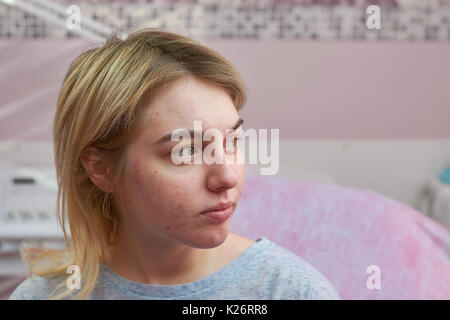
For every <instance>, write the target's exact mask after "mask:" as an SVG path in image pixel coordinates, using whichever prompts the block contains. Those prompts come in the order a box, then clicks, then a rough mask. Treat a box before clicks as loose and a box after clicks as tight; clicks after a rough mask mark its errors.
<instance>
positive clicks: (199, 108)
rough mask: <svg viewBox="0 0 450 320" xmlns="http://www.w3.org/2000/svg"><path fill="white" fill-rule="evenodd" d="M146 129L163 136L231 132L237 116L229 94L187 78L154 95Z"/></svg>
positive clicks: (149, 108) (148, 112)
mask: <svg viewBox="0 0 450 320" xmlns="http://www.w3.org/2000/svg"><path fill="white" fill-rule="evenodd" d="M146 118H147V119H146V121H145V123H146V124H147V125H146V127H147V128H146V129H148V130H150V131H152V132H154V133H155V134H166V133H168V132H166V131H173V130H175V129H179V128H185V129H188V130H193V129H194V124H195V121H197V122H200V123H201V125H202V127H203V129H209V128H215V129H223V130H225V129H226V128H232V127H233V125H234V124H235V123H236V121H237V120H238V119H239V114H238V112H237V110H236V107H235V106H234V104H233V101H232V100H231V98H230V96H229V94H228V93H227V92H226V91H225V90H224V89H222V88H219V87H217V86H214V85H211V84H208V83H205V82H203V81H198V80H196V79H195V78H191V79H189V80H188V81H186V79H183V81H178V82H177V83H176V84H175V85H173V86H171V87H170V88H168V90H166V91H165V92H162V94H160V95H158V97H157V99H155V100H154V101H153V102H152V103H151V104H150V105H149V106H148V109H147V117H146Z"/></svg>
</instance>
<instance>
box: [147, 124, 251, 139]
mask: <svg viewBox="0 0 450 320" xmlns="http://www.w3.org/2000/svg"><path fill="white" fill-rule="evenodd" d="M243 123H244V120H242V119H241V118H239V120H238V121H237V122H236V124H235V125H234V126H233V128H232V129H231V130H232V132H233V131H235V130H236V129H237V128H239V127H240V126H241V125H242V124H243ZM232 132H231V133H232ZM189 133H190V134H191V138H193V137H194V130H189ZM203 133H204V131H203V132H202V134H203ZM171 139H172V133H169V134H166V135H165V136H163V137H162V138H160V139H159V140H158V141H156V142H155V144H162V143H164V142H168V141H171Z"/></svg>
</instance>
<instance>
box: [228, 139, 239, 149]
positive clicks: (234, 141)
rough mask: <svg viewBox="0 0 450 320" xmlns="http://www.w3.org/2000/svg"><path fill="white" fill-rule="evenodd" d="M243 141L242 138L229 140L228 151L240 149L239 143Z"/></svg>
mask: <svg viewBox="0 0 450 320" xmlns="http://www.w3.org/2000/svg"><path fill="white" fill-rule="evenodd" d="M241 140H242V138H241V137H233V138H232V139H230V140H228V145H227V150H236V149H237V148H238V147H239V141H241Z"/></svg>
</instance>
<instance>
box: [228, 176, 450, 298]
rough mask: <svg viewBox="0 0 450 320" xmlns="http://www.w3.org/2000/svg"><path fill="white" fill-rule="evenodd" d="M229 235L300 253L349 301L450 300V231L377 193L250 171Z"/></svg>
mask: <svg viewBox="0 0 450 320" xmlns="http://www.w3.org/2000/svg"><path fill="white" fill-rule="evenodd" d="M230 230H231V231H232V232H234V233H237V234H240V235H243V236H246V237H248V238H252V239H256V238H258V237H260V236H266V237H267V238H268V239H269V240H271V241H273V242H275V243H277V244H279V245H280V246H283V247H285V248H287V249H289V250H290V251H292V252H294V253H296V254H298V255H299V256H301V257H302V258H303V259H305V260H306V261H308V262H309V263H310V264H311V265H313V266H314V267H316V268H317V269H318V270H319V271H321V272H322V273H323V274H324V275H325V276H326V277H327V278H328V279H329V280H330V282H331V283H332V284H333V285H334V286H335V288H336V289H337V291H338V292H339V295H340V296H341V298H342V299H450V232H449V231H448V230H447V229H446V228H444V227H443V226H441V225H439V224H437V223H436V222H434V221H433V220H431V219H429V218H428V217H426V216H425V215H424V214H422V213H420V212H418V211H416V210H415V209H413V208H411V207H409V206H407V205H405V204H403V203H400V202H398V201H395V200H392V199H389V198H387V197H385V196H382V195H380V194H378V193H376V192H373V191H368V190H358V189H354V188H349V187H343V186H334V185H325V184H316V183H309V182H300V181H295V180H287V179H280V178H276V177H273V176H258V175H253V174H251V173H248V174H247V176H246V182H245V186H244V191H243V194H242V198H241V200H240V203H239V205H238V208H237V210H236V213H235V215H234V217H233V219H232V221H231V224H230ZM371 265H375V266H377V267H378V268H379V273H377V275H375V273H374V271H373V269H371V270H369V271H368V270H367V268H368V267H369V266H371ZM378 275H379V280H380V285H381V288H380V289H377V288H373V286H370V285H368V284H367V283H368V279H369V278H370V279H371V280H370V282H371V283H372V284H373V283H374V282H373V281H374V280H373V279H374V278H373V276H378ZM369 287H370V288H372V289H369Z"/></svg>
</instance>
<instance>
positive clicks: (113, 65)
mask: <svg viewBox="0 0 450 320" xmlns="http://www.w3.org/2000/svg"><path fill="white" fill-rule="evenodd" d="M186 75H192V76H196V77H198V78H200V79H203V80H206V81H208V82H210V83H212V84H215V85H217V86H220V87H222V88H223V89H224V90H226V92H228V93H229V95H230V97H231V99H232V101H233V103H234V105H235V107H236V109H237V110H240V109H241V108H242V107H243V105H244V104H245V101H246V90H245V85H244V82H243V80H242V78H241V76H240V74H239V72H238V71H237V69H236V68H235V67H234V66H233V65H232V64H231V63H230V62H229V61H228V60H226V59H225V58H224V57H222V56H221V55H220V54H218V53H217V52H215V51H214V50H212V49H210V48H208V47H206V46H204V45H202V44H200V43H198V42H196V41H194V40H192V39H189V38H186V37H183V36H180V35H177V34H173V33H169V32H164V31H161V30H156V29H153V28H147V29H142V30H139V31H137V32H134V33H132V34H130V35H129V36H128V37H127V38H126V39H124V40H121V39H120V38H119V37H118V36H117V35H115V34H113V35H111V36H110V37H109V38H108V39H107V41H106V42H105V44H103V45H102V46H100V47H98V48H94V49H90V50H87V51H86V52H84V53H82V54H81V55H79V56H78V57H77V58H76V59H75V60H74V61H73V62H72V64H71V66H70V68H69V70H68V72H67V74H66V76H65V78H64V81H63V84H62V88H61V91H60V93H59V97H58V101H57V110H56V115H55V119H54V132H53V134H54V157H55V158H54V159H55V165H56V174H57V181H58V201H57V216H58V221H59V223H60V225H61V228H62V229H63V231H64V236H65V242H66V247H65V248H64V249H61V250H50V249H46V248H31V249H27V250H25V252H24V255H23V257H24V260H25V261H26V262H27V263H28V264H29V272H30V274H36V275H39V276H52V275H62V274H64V277H62V278H63V279H64V281H61V282H60V283H59V284H58V286H57V287H55V291H54V292H53V296H52V297H50V298H51V299H62V298H69V297H70V298H73V299H86V298H87V297H88V296H89V294H90V293H91V292H92V290H93V289H94V287H95V284H96V280H97V278H98V275H99V270H100V261H102V260H104V261H107V262H108V261H110V251H109V248H110V244H111V243H112V242H113V241H114V232H115V227H116V226H117V222H118V219H119V215H118V210H117V208H115V206H114V202H113V198H112V194H111V193H108V192H104V191H102V190H100V189H99V188H97V187H96V186H95V185H94V184H93V183H92V181H91V180H90V178H89V176H88V174H87V172H86V171H85V169H84V167H83V165H82V163H81V161H80V156H81V154H82V152H83V150H84V149H85V148H86V147H88V146H95V147H97V148H98V149H99V150H101V151H102V154H103V155H104V156H105V157H106V158H107V159H112V160H114V161H112V163H115V167H114V168H113V176H114V177H115V180H114V181H116V183H117V182H119V181H121V179H123V177H124V173H125V169H124V168H125V164H126V157H125V155H126V152H125V150H126V146H127V142H129V141H130V139H132V137H133V136H134V135H135V134H136V133H137V131H138V129H137V128H138V127H139V124H138V122H139V119H140V116H141V114H142V112H143V110H144V107H145V105H146V103H147V102H148V101H149V100H151V99H152V98H154V97H156V95H157V93H158V92H160V90H161V89H162V88H164V87H166V86H167V85H169V84H171V83H173V82H175V81H176V80H178V79H180V78H181V77H183V76H186ZM67 225H68V226H69V229H70V236H71V239H70V238H69V236H68V234H67V232H66V226H67ZM69 265H77V266H79V267H80V270H81V280H82V286H81V288H80V290H79V291H77V292H76V294H75V295H74V293H75V292H74V291H73V290H69V289H68V288H67V287H66V283H65V279H66V278H67V277H68V276H69V275H68V274H66V269H67V267H68V266H69ZM56 292H58V293H56Z"/></svg>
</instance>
